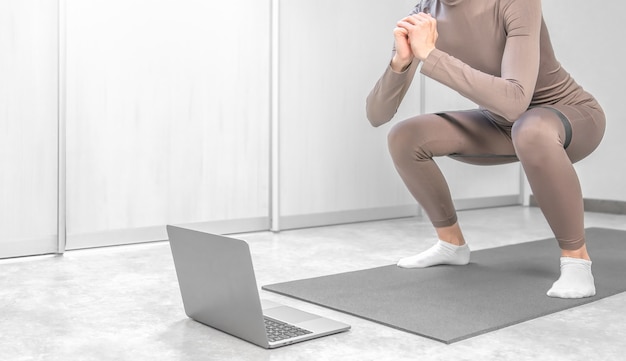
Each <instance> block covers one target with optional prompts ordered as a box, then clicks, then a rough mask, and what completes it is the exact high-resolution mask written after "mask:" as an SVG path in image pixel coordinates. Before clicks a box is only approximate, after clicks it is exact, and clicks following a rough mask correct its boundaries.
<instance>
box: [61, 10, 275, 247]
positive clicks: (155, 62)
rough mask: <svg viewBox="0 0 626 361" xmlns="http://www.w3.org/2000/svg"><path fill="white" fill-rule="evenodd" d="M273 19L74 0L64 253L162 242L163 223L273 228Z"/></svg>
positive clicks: (264, 14)
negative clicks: (118, 242) (104, 243)
mask: <svg viewBox="0 0 626 361" xmlns="http://www.w3.org/2000/svg"><path fill="white" fill-rule="evenodd" d="M269 14H270V8H269V2H259V1H254V0H247V1H239V2H214V1H200V0H184V1H181V0H177V1H174V0H158V1H154V0H150V1H148V0H124V1H122V0H113V1H111V0H106V1H101V0H68V3H67V14H66V16H67V53H66V58H67V64H66V67H67V138H68V143H67V157H68V158H67V159H68V160H67V167H68V170H67V189H68V195H67V200H68V202H67V204H68V212H67V215H68V218H67V221H68V248H77V247H82V246H87V245H93V244H94V243H98V242H100V241H98V239H100V238H102V239H105V240H106V239H107V238H119V239H127V240H126V241H123V243H126V242H132V241H145V240H155V238H157V239H159V238H160V239H165V234H164V227H163V225H165V224H167V223H190V222H194V223H197V222H212V221H215V222H221V221H224V220H230V221H233V220H241V221H242V222H244V223H245V224H247V225H243V226H242V227H241V228H238V227H236V226H235V227H234V228H235V229H238V230H247V228H250V227H251V228H253V229H257V228H258V227H263V228H267V227H268V222H269V220H268V219H269V217H268V214H269V104H270V100H269V93H270V83H269V79H270V76H269V69H270V67H269V64H270V55H269V54H270V39H269V38H270V32H269V26H270V16H269ZM250 224H252V226H250ZM155 227H156V228H155ZM107 232H110V233H107ZM107 234H111V235H115V236H114V237H108V236H107ZM98 235H103V237H99V236H98ZM94 239H95V241H94ZM112 241H114V240H112Z"/></svg>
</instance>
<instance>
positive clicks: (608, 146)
mask: <svg viewBox="0 0 626 361" xmlns="http://www.w3.org/2000/svg"><path fill="white" fill-rule="evenodd" d="M543 9H544V17H545V20H546V24H547V26H548V29H549V31H550V34H551V36H552V42H553V45H554V48H555V51H556V55H557V58H558V59H559V60H560V61H561V63H562V65H563V67H565V69H567V70H568V71H569V72H570V73H571V74H572V75H573V77H574V79H576V81H577V82H578V83H579V84H581V85H582V86H583V87H584V88H585V89H587V90H588V91H589V92H591V93H592V94H593V95H595V96H596V98H597V99H598V100H599V102H600V104H601V105H602V106H603V108H604V110H605V112H606V115H607V130H606V135H605V137H604V140H603V142H602V144H601V145H600V147H599V148H598V150H597V151H596V152H594V153H593V154H592V155H591V156H590V157H588V158H587V159H585V160H583V161H581V162H579V163H578V164H577V165H576V169H577V171H578V174H579V177H580V180H581V184H582V187H583V196H584V197H585V198H591V199H603V200H616V201H626V187H625V186H624V185H625V184H626V166H625V164H626V151H625V147H624V136H625V135H626V111H625V104H626V103H625V102H624V98H625V96H624V94H625V91H624V84H626V67H624V57H625V56H626V49H625V48H624V45H623V44H624V34H626V30H625V29H626V23H625V22H624V14H625V13H626V3H624V2H622V1H603V2H601V3H590V2H588V1H584V0H546V1H544V2H543Z"/></svg>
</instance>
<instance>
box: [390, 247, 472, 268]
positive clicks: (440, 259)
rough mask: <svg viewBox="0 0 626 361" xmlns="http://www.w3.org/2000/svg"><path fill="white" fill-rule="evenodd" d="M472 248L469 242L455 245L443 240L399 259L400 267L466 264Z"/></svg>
mask: <svg viewBox="0 0 626 361" xmlns="http://www.w3.org/2000/svg"><path fill="white" fill-rule="evenodd" d="M469 259H470V249H469V247H468V246H467V244H464V245H462V246H455V245H453V244H450V243H448V242H444V241H441V240H438V241H437V244H435V245H434V246H432V247H430V248H429V249H427V250H426V251H424V252H422V253H419V254H416V255H415V256H411V257H406V258H403V259H401V260H400V261H398V267H402V268H425V267H430V266H435V265H440V264H449V265H465V264H468V263H469Z"/></svg>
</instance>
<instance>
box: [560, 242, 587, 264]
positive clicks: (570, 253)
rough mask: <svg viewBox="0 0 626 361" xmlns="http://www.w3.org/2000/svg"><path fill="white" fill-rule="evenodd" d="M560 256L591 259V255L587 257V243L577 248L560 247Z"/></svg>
mask: <svg viewBox="0 0 626 361" xmlns="http://www.w3.org/2000/svg"><path fill="white" fill-rule="evenodd" d="M561 257H568V258H579V259H584V260H587V261H591V257H589V253H588V252H587V245H583V246H582V247H580V248H579V249H577V250H568V249H561Z"/></svg>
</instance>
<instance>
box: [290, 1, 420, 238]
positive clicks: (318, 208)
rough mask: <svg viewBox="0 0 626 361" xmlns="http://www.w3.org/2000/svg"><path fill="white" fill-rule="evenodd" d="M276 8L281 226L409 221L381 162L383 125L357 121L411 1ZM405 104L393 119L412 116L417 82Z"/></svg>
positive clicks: (407, 208) (389, 170) (388, 165)
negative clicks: (396, 218) (403, 218)
mask: <svg viewBox="0 0 626 361" xmlns="http://www.w3.org/2000/svg"><path fill="white" fill-rule="evenodd" d="M278 3H279V6H280V9H279V17H280V18H279V36H278V40H279V44H278V46H279V52H278V53H279V59H278V61H279V64H278V69H279V77H278V80H279V82H278V87H279V89H278V92H279V96H280V98H279V99H280V101H279V104H278V111H279V113H278V117H279V126H280V143H279V149H280V150H279V161H280V175H279V177H280V178H279V179H280V189H279V192H280V202H279V205H280V216H281V223H282V227H283V228H285V227H287V228H290V227H301V226H306V225H316V224H321V223H326V222H328V223H334V222H344V221H350V220H362V219H366V218H368V217H374V218H384V217H385V216H399V215H408V214H413V213H416V209H417V207H416V206H415V205H414V204H415V202H414V201H413V200H412V198H411V197H410V195H409V193H408V192H407V191H406V189H405V187H404V185H403V184H402V182H401V180H400V178H399V177H398V175H397V174H396V171H395V169H394V167H393V164H392V162H391V159H390V157H389V155H388V151H387V141H386V138H387V132H388V129H389V125H386V126H383V127H381V128H377V129H375V128H372V127H371V125H370V124H369V122H368V121H367V118H366V115H365V98H366V97H367V95H368V93H369V91H370V89H371V88H372V87H373V86H374V84H375V82H376V80H377V79H378V77H379V76H380V75H381V74H382V73H383V71H384V70H385V67H386V66H387V64H388V63H389V60H390V54H391V48H392V45H393V35H392V30H393V28H394V27H395V23H396V22H397V20H399V19H400V18H402V17H403V16H405V15H406V14H408V12H409V11H410V10H411V9H412V8H413V6H414V5H415V3H414V1H413V2H411V1H399V2H394V3H389V2H369V3H368V4H367V5H366V6H365V5H364V4H363V2H362V1H357V0H345V1H332V0H322V1H315V2H310V1H302V0H284V1H279V2H278ZM407 99H408V101H407V102H405V104H404V105H403V107H402V109H401V110H400V112H399V114H398V115H397V116H396V119H402V118H404V117H407V116H409V115H412V114H416V113H418V112H419V109H420V102H419V79H416V81H415V86H414V87H413V90H412V91H411V92H410V93H409V94H408V95H407ZM368 210H369V211H371V212H368ZM321 215H327V216H325V217H324V216H321Z"/></svg>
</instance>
